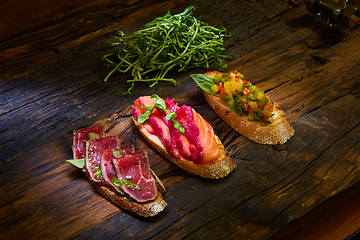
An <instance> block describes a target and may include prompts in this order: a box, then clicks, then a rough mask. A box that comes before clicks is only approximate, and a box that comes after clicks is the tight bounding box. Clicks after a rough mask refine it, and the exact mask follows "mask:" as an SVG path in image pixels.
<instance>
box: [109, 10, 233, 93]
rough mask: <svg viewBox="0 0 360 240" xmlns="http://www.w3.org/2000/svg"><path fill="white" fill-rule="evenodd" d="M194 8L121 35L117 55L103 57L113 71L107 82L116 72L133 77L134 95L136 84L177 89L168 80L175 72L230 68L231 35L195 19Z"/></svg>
mask: <svg viewBox="0 0 360 240" xmlns="http://www.w3.org/2000/svg"><path fill="white" fill-rule="evenodd" d="M193 9H194V7H193V6H190V7H188V8H186V9H185V10H184V12H182V13H179V14H175V15H172V14H171V13H170V12H168V13H167V14H166V15H165V16H163V17H158V18H155V19H154V20H153V21H151V22H149V23H147V24H146V25H144V26H143V27H142V28H141V29H140V30H138V31H137V32H134V33H132V34H129V35H127V34H125V33H123V32H118V35H117V36H116V37H115V39H116V42H114V43H112V46H113V47H114V51H113V52H112V53H110V54H107V55H105V56H103V59H104V60H105V61H106V62H107V63H108V64H109V65H110V66H111V67H112V68H113V69H112V70H111V71H110V72H109V73H108V74H107V76H106V77H105V79H104V81H105V82H106V81H107V80H108V79H109V78H110V76H111V75H112V74H113V73H114V72H117V71H118V72H122V73H127V72H129V73H131V76H132V79H130V80H127V82H128V83H131V86H130V88H129V89H128V91H127V92H126V94H132V93H133V90H134V87H135V82H147V83H150V85H149V87H153V86H155V85H156V84H158V83H159V82H160V81H167V82H170V83H172V84H174V85H176V81H175V80H174V79H173V78H168V77H167V73H168V72H169V71H171V70H177V71H178V72H181V71H185V70H188V69H191V68H197V67H205V68H216V67H222V68H226V66H227V65H226V62H225V59H228V58H230V55H227V54H225V47H224V44H223V42H224V38H225V37H229V36H230V34H229V33H228V31H227V30H226V29H225V28H224V27H214V26H210V25H208V24H206V23H204V22H202V21H200V20H198V19H196V18H195V17H194V16H192V15H191V13H192V11H193Z"/></svg>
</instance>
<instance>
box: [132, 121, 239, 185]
mask: <svg viewBox="0 0 360 240" xmlns="http://www.w3.org/2000/svg"><path fill="white" fill-rule="evenodd" d="M132 119H133V122H134V123H135V125H136V126H137V127H138V129H139V130H140V132H141V134H142V135H143V136H144V137H145V139H146V140H147V141H148V142H149V143H150V144H151V145H152V146H153V147H154V148H155V149H156V150H157V151H158V152H159V153H160V154H162V155H163V156H164V157H166V158H168V159H169V160H170V161H172V162H173V163H175V164H176V165H177V166H179V167H181V168H182V169H184V170H185V171H188V172H190V173H192V174H195V175H199V176H201V177H204V178H213V179H217V178H223V177H225V176H227V175H228V174H229V173H231V172H232V171H233V170H234V169H235V167H236V163H235V162H234V161H233V160H232V159H231V158H230V157H228V156H226V153H225V149H224V145H223V144H222V143H221V141H220V139H219V137H218V136H216V135H215V138H216V142H217V144H218V146H219V149H220V157H219V158H218V159H217V160H215V161H214V162H212V163H206V164H195V163H193V162H192V161H189V160H186V159H184V158H174V157H173V156H172V155H171V154H170V153H169V152H168V151H167V150H166V148H165V147H164V145H163V144H162V143H161V141H160V139H159V138H158V137H157V136H155V135H152V134H150V133H149V132H148V131H147V130H146V129H145V128H144V126H143V125H142V124H141V123H139V122H138V121H137V120H135V119H134V118H132Z"/></svg>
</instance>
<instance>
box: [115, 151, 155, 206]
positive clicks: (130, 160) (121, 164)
mask: <svg viewBox="0 0 360 240" xmlns="http://www.w3.org/2000/svg"><path fill="white" fill-rule="evenodd" d="M112 162H113V164H114V167H115V173H116V176H117V178H118V179H119V180H120V181H121V180H122V179H127V180H131V181H132V182H133V183H135V184H137V185H138V188H134V187H130V186H127V185H126V184H124V185H123V186H122V187H121V189H122V190H123V191H124V192H125V193H127V194H128V195H129V196H130V197H132V198H133V199H135V200H136V201H137V202H147V201H151V200H154V199H155V198H156V196H157V190H156V184H155V180H154V178H153V176H152V175H151V173H150V166H149V161H148V158H147V156H146V154H145V153H144V152H135V153H131V154H126V155H124V156H122V157H120V158H113V160H112Z"/></svg>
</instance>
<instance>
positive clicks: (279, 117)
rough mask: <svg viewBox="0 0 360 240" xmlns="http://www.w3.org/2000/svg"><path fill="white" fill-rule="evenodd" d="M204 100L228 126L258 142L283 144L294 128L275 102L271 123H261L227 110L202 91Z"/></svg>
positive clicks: (214, 72)
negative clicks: (273, 117)
mask: <svg viewBox="0 0 360 240" xmlns="http://www.w3.org/2000/svg"><path fill="white" fill-rule="evenodd" d="M215 74H221V72H217V71H213V72H207V73H205V74H204V75H207V76H209V77H212V76H214V75H215ZM203 93H204V95H205V98H206V101H207V102H208V104H209V105H210V107H211V108H212V109H213V110H214V111H215V112H216V114H217V115H218V116H219V117H220V118H221V119H222V120H223V121H224V122H225V123H226V124H228V125H229V126H230V127H232V128H233V129H235V130H236V131H237V132H239V133H240V134H241V135H243V136H245V137H247V138H248V139H250V140H252V141H254V142H256V143H260V144H270V145H275V144H284V143H285V142H286V141H287V140H289V139H290V138H291V137H292V136H293V135H294V134H295V130H294V128H293V127H292V126H290V124H289V123H288V122H287V120H286V118H285V113H284V111H282V110H281V109H280V107H279V105H278V104H276V103H275V111H274V113H275V115H274V116H275V121H274V122H272V123H270V124H269V123H262V122H258V121H249V120H248V119H247V116H240V115H238V114H237V113H235V112H227V110H228V109H229V107H228V106H227V105H225V104H224V103H222V102H221V101H220V99H219V97H217V96H214V95H212V94H210V93H207V92H205V91H203Z"/></svg>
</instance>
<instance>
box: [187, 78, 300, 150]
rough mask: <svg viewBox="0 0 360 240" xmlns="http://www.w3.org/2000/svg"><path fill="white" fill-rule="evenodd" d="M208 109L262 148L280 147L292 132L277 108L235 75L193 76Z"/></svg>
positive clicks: (253, 86) (262, 93)
mask: <svg viewBox="0 0 360 240" xmlns="http://www.w3.org/2000/svg"><path fill="white" fill-rule="evenodd" d="M191 77H192V79H193V80H194V81H195V82H196V83H197V84H198V86H199V87H200V88H201V89H202V90H203V93H204V95H205V98H206V100H207V102H208V103H209V105H210V107H211V108H212V109H213V110H214V111H215V112H216V113H217V115H218V116H219V117H220V118H221V119H222V120H223V121H224V122H225V123H227V124H228V125H229V126H230V127H232V128H233V129H235V130H236V131H238V132H239V133H240V134H241V135H243V136H245V137H247V138H248V139H250V140H252V141H254V142H256V143H261V144H283V143H285V142H286V141H287V140H288V139H290V138H291V137H292V136H293V135H294V133H295V131H294V128H293V127H291V126H290V124H289V123H288V122H287V120H286V118H285V113H284V111H283V110H281V109H280V107H279V105H278V104H276V103H275V102H274V101H272V100H271V99H270V98H269V97H268V96H266V95H265V94H264V92H263V91H261V90H260V89H259V88H257V87H256V86H255V85H253V84H251V83H250V82H249V81H247V80H245V78H244V76H243V75H242V74H241V73H239V72H237V71H235V72H230V73H221V72H216V71H214V72H208V73H205V74H192V75H191Z"/></svg>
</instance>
